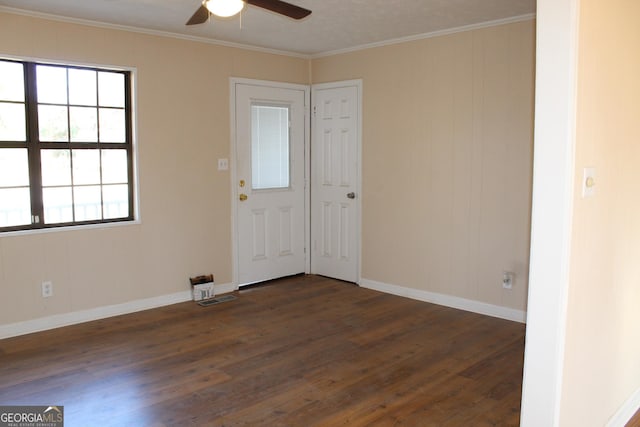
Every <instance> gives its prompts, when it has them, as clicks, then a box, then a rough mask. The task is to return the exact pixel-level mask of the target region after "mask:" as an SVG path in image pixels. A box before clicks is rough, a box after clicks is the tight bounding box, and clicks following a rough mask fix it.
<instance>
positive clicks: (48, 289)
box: [42, 281, 53, 298]
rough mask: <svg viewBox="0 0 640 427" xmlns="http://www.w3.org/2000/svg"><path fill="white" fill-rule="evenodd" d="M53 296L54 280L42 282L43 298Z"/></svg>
mask: <svg viewBox="0 0 640 427" xmlns="http://www.w3.org/2000/svg"><path fill="white" fill-rule="evenodd" d="M52 296H53V282H50V281H46V282H42V298H49V297H52Z"/></svg>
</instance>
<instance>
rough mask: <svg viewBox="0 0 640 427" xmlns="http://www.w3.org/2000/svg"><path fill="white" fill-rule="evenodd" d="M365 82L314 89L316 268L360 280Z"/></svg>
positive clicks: (313, 230) (326, 273) (313, 234)
mask: <svg viewBox="0 0 640 427" xmlns="http://www.w3.org/2000/svg"><path fill="white" fill-rule="evenodd" d="M359 93H360V85H358V84H355V83H353V82H351V83H349V82H345V83H343V84H341V83H337V84H323V85H318V86H314V88H313V89H312V102H313V106H314V107H313V126H312V127H313V136H312V138H311V162H312V165H311V172H312V175H311V242H312V243H311V244H312V256H311V271H312V272H313V273H315V274H321V275H324V276H329V277H334V278H337V279H341V280H346V281H349V282H357V281H358V276H359V258H360V254H359V251H360V245H359V230H360V224H359V221H360V214H359V209H360V203H359V197H360V195H359V194H358V190H359V185H358V183H359V172H358V171H359V169H358V162H359V149H358V147H359V141H360V111H359V110H360V98H359V96H360V95H359Z"/></svg>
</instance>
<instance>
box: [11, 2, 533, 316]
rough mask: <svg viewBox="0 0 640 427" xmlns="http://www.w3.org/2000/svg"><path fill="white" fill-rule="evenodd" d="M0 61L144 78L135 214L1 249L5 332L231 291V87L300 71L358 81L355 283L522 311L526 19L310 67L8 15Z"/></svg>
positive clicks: (529, 33)
mask: <svg viewBox="0 0 640 427" xmlns="http://www.w3.org/2000/svg"><path fill="white" fill-rule="evenodd" d="M0 54H5V55H17V56H21V57H33V58H41V59H52V60H62V61H71V62H81V63H89V64H107V65H118V66H125V67H135V68H136V70H137V82H138V85H137V102H138V105H137V113H138V117H137V118H138V149H139V150H138V154H139V159H138V160H139V163H138V164H139V185H140V204H141V206H140V207H141V213H142V223H141V224H139V225H129V226H124V227H113V228H99V229H89V230H87V229H84V230H73V231H57V232H50V233H37V234H29V235H19V236H2V237H0V267H1V269H2V271H1V272H0V289H2V298H0V325H3V324H10V323H14V322H20V321H24V320H31V319H36V318H40V317H46V316H50V315H54V314H60V313H69V312H74V311H79V310H84V309H91V308H96V307H100V306H105V305H110V304H118V303H125V302H130V301H134V300H137V299H143V298H150V297H157V296H162V295H167V294H172V293H175V292H180V291H184V290H187V289H188V287H187V278H188V277H190V276H193V275H195V274H201V273H208V272H213V273H214V274H215V275H216V282H217V283H229V282H230V281H231V242H230V239H231V236H230V234H231V233H230V211H231V207H230V194H229V187H230V183H229V174H228V172H218V171H217V170H216V160H217V159H218V158H223V157H229V137H230V131H229V104H228V103H229V77H232V76H233V77H247V78H256V79H265V80H278V81H288V82H293V83H309V79H310V70H311V71H312V75H313V81H314V82H316V83H318V82H326V81H333V80H344V79H351V78H363V81H364V111H363V120H364V134H363V208H364V213H363V276H364V278H366V279H370V280H376V281H380V282H384V283H388V284H394V285H400V286H406V287H410V288H415V289H418V290H426V291H431V292H437V293H442V294H447V295H453V296H458V297H462V298H467V299H472V300H478V301H483V302H487V303H491V304H496V305H499V306H505V307H510V308H514V309H517V310H525V309H526V287H527V270H528V253H529V252H528V247H529V228H530V227H529V225H530V224H529V222H530V221H529V217H530V206H531V203H530V198H531V163H532V121H533V112H532V108H533V69H534V55H535V47H534V23H533V22H532V21H527V22H521V23H515V24H509V25H503V26H499V27H493V28H487V29H482V30H476V31H471V32H466V33H458V34H454V35H449V36H445V37H438V38H431V39H426V40H422V41H416V42H411V43H404V44H400V45H394V46H388V47H381V48H376V49H368V50H364V51H360V52H355V53H350V54H344V55H336V56H332V57H326V58H321V59H315V60H313V61H309V60H305V59H301V58H292V57H286V56H277V55H272V54H264V53H258V52H253V51H248V50H241V49H236V48H228V47H221V46H215V45H210V44H203V43H197V42H191V41H184V40H177V39H172V38H164V37H157V36H151V35H144V34H139V33H131V32H125V31H116V30H109V29H101V28H94V27H86V26H81V25H75V24H68V23H61V22H53V21H47V20H41V19H36V18H29V17H23V16H17V15H11V14H2V13H0ZM505 269H506V270H511V271H514V272H515V273H516V283H515V287H514V290H513V291H504V290H502V287H501V285H500V283H501V279H502V271H503V270H505ZM43 280H52V281H53V283H54V288H55V289H54V291H55V295H54V297H52V298H48V299H43V298H42V297H41V296H40V294H41V290H40V283H41V282H42V281H43Z"/></svg>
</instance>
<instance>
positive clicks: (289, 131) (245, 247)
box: [234, 83, 306, 285]
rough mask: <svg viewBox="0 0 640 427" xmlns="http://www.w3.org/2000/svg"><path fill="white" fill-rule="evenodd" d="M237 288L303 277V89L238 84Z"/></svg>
mask: <svg viewBox="0 0 640 427" xmlns="http://www.w3.org/2000/svg"><path fill="white" fill-rule="evenodd" d="M234 92H235V150H236V156H235V159H236V162H235V164H236V171H235V174H234V176H235V180H236V182H235V183H234V185H235V190H236V191H235V192H234V195H237V197H236V198H235V203H236V208H235V212H236V219H235V224H236V229H237V241H236V249H237V282H238V284H239V285H246V284H250V283H255V282H260V281H264V280H269V279H274V278H277V277H283V276H288V275H292V274H297V273H304V272H305V266H306V261H305V260H306V255H305V155H304V153H305V98H306V92H305V90H303V89H292V88H283V87H270V86H263V85H253V84H245V83H235V87H234Z"/></svg>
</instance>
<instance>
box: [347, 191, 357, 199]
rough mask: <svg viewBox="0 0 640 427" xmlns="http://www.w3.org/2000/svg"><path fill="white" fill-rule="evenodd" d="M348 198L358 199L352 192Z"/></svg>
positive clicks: (348, 194)
mask: <svg viewBox="0 0 640 427" xmlns="http://www.w3.org/2000/svg"><path fill="white" fill-rule="evenodd" d="M347 197H348V198H350V199H355V198H356V193H354V192H351V193H347Z"/></svg>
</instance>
